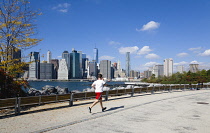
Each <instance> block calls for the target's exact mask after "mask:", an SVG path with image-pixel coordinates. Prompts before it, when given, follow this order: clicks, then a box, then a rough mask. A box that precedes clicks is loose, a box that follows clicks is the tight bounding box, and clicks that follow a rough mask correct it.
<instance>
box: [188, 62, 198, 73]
mask: <svg viewBox="0 0 210 133" xmlns="http://www.w3.org/2000/svg"><path fill="white" fill-rule="evenodd" d="M198 71H199V64H190V72H192V73H196V72H198Z"/></svg>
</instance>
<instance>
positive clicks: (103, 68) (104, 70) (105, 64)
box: [100, 60, 111, 80]
mask: <svg viewBox="0 0 210 133" xmlns="http://www.w3.org/2000/svg"><path fill="white" fill-rule="evenodd" d="M100 73H101V74H102V75H103V77H104V78H106V79H108V80H110V79H111V61H109V60H102V61H100Z"/></svg>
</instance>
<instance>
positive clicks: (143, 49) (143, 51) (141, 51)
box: [137, 46, 152, 55]
mask: <svg viewBox="0 0 210 133" xmlns="http://www.w3.org/2000/svg"><path fill="white" fill-rule="evenodd" d="M150 51H152V50H151V49H150V48H149V46H144V47H142V48H141V49H140V50H139V51H138V53H137V54H139V55H143V54H148V53H149V52H150Z"/></svg>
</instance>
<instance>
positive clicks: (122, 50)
mask: <svg viewBox="0 0 210 133" xmlns="http://www.w3.org/2000/svg"><path fill="white" fill-rule="evenodd" d="M138 50H139V48H138V47H137V46H134V47H121V48H119V53H121V54H125V53H126V52H130V53H131V54H134V53H136V52H137V51H138Z"/></svg>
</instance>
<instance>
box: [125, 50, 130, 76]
mask: <svg viewBox="0 0 210 133" xmlns="http://www.w3.org/2000/svg"><path fill="white" fill-rule="evenodd" d="M126 76H127V77H129V76H130V52H126Z"/></svg>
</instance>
